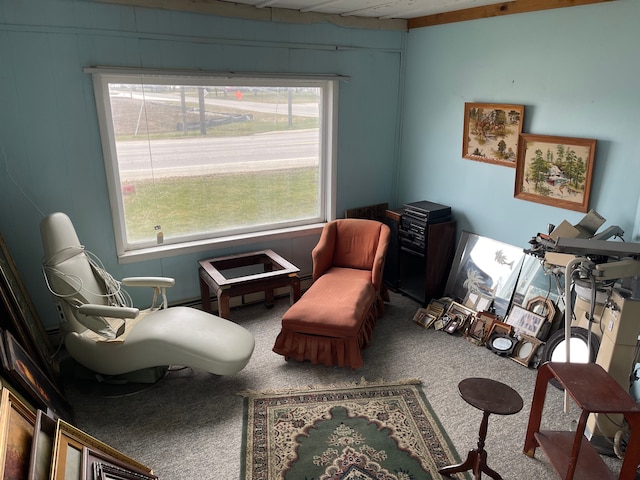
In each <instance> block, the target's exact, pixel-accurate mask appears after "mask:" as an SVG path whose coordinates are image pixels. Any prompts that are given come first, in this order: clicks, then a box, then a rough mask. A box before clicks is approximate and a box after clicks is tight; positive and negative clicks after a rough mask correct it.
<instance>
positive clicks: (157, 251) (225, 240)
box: [118, 223, 324, 264]
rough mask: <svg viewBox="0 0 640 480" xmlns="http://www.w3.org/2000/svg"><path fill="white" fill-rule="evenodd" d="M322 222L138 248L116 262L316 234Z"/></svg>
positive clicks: (137, 260)
mask: <svg viewBox="0 0 640 480" xmlns="http://www.w3.org/2000/svg"><path fill="white" fill-rule="evenodd" d="M323 226H324V223H315V224H312V225H304V226H300V227H291V228H283V229H279V230H268V231H265V232H258V233H247V234H244V235H234V236H229V237H222V238H211V239H208V240H202V241H198V242H188V243H176V244H167V245H159V246H157V247H149V248H144V249H140V250H131V251H129V252H124V253H123V254H120V255H118V263H120V264H126V263H135V262H143V261H146V260H155V259H159V258H166V257H173V256H177V255H186V254H189V253H197V252H205V251H211V250H215V249H219V248H228V247H234V246H240V245H248V244H252V243H259V242H267V241H272V240H281V239H287V238H295V237H304V236H309V235H316V234H320V233H321V232H322V227H323Z"/></svg>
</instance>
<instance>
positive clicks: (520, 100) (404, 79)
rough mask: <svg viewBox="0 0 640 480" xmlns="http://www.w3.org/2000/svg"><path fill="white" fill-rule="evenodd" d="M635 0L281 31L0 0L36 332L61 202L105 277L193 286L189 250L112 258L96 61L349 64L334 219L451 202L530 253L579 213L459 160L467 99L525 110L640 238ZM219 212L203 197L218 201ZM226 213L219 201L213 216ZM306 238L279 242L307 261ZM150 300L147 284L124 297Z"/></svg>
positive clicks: (21, 262) (1, 186)
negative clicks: (565, 140)
mask: <svg viewBox="0 0 640 480" xmlns="http://www.w3.org/2000/svg"><path fill="white" fill-rule="evenodd" d="M639 20H640V2H637V0H617V1H615V2H610V3H603V4H599V5H589V6H583V7H572V8H564V9H557V10H550V11H545V12H537V13H528V14H521V15H512V16H504V17H499V18H492V19H485V20H476V21H469V22H462V23H456V24H449V25H442V26H437V27H429V28H422V29H415V30H411V31H410V32H408V33H406V32H397V31H377V30H363V29H349V28H343V27H336V26H333V25H329V24H316V25H289V24H279V23H266V22H255V21H249V20H239V19H229V18H219V17H212V16H205V15H196V14H186V13H177V12H169V11H162V10H150V9H141V8H132V7H122V6H113V5H103V4H99V3H94V2H91V1H85V0H75V1H74V0H21V1H10V2H1V3H0V172H2V173H1V174H0V231H1V232H2V234H3V236H4V237H5V240H6V242H7V244H8V246H9V248H10V249H11V252H12V254H13V256H14V258H15V260H16V263H17V264H18V268H19V269H20V273H21V275H22V276H23V279H24V280H25V283H26V285H27V287H28V289H29V291H30V293H31V295H32V297H33V299H34V302H35V303H36V307H37V308H38V311H39V313H40V315H41V317H42V319H43V322H44V323H45V325H46V326H47V327H54V326H55V325H56V322H57V320H56V317H55V313H54V310H53V308H52V306H51V305H52V304H51V301H50V298H49V295H48V293H47V291H46V289H45V287H44V282H43V281H42V276H41V272H40V262H41V257H42V248H41V245H40V238H39V232H38V224H39V221H40V219H41V217H42V213H45V214H46V213H49V212H52V211H64V212H66V213H68V214H69V215H70V216H71V218H72V219H73V221H74V222H75V223H76V227H77V230H78V232H79V235H80V238H81V240H82V241H83V243H84V244H85V245H87V247H88V248H89V249H90V250H92V251H93V252H95V253H96V254H98V255H99V256H100V257H101V258H102V259H103V261H104V263H105V265H106V266H107V268H108V270H110V271H111V272H112V273H113V274H114V276H115V277H117V278H121V277H124V276H131V275H166V276H173V277H175V278H176V280H177V286H176V287H175V288H174V289H173V291H172V292H171V300H173V301H180V300H188V299H193V298H197V297H198V295H199V292H198V283H197V273H196V271H197V268H196V264H197V260H198V259H200V258H204V257H206V256H210V254H211V255H217V254H227V253H232V250H230V249H227V250H224V251H216V252H214V251H212V252H204V253H201V254H197V255H196V254H193V255H183V256H177V257H169V258H166V259H163V260H154V261H147V262H140V263H133V264H127V265H119V264H118V263H117V260H116V257H115V246H114V240H113V230H112V227H111V214H110V211H109V202H108V197H107V186H106V181H105V174H104V166H103V161H102V150H101V146H100V138H99V131H98V123H97V118H96V112H95V104H94V98H93V89H92V84H91V78H90V76H89V75H88V74H85V73H83V72H82V69H83V68H84V67H86V66H91V65H110V66H132V67H153V68H160V67H165V68H186V69H198V68H200V69H206V70H236V71H263V72H284V73H286V72H292V73H305V72H308V73H336V74H341V75H346V76H350V77H351V80H350V81H349V82H341V84H340V93H339V95H340V96H339V102H340V104H339V108H340V114H339V139H338V141H339V143H338V192H337V207H338V208H337V214H338V215H339V216H341V215H342V212H343V211H344V209H346V208H351V207H358V206H362V205H368V204H373V203H378V202H389V203H390V204H391V206H392V207H397V206H401V205H402V204H403V203H404V202H410V201H416V200H423V199H427V200H432V201H436V202H440V203H445V204H448V205H451V206H452V207H453V209H454V213H455V216H456V218H457V219H458V220H459V223H460V229H466V230H470V231H473V232H475V233H479V234H481V235H486V236H489V237H492V238H495V239H497V240H501V241H504V242H508V243H511V244H514V245H521V246H523V247H526V245H527V242H528V240H529V238H530V237H531V236H532V235H534V234H535V233H537V232H538V231H543V230H544V229H545V228H546V225H547V223H555V224H557V223H559V222H560V221H562V220H563V219H566V220H568V221H570V222H572V223H575V222H577V221H578V220H579V219H580V218H582V214H581V213H578V212H573V211H570V210H563V209H558V208H554V207H549V206H544V205H541V204H537V203H531V202H526V201H522V200H517V199H514V198H513V186H514V178H515V170H514V169H512V168H508V167H502V166H496V165H490V164H485V163H480V162H474V161H470V160H465V159H462V158H461V150H462V128H463V112H464V103H465V102H487V103H515V104H523V105H525V121H524V131H525V132H527V133H536V134H546V135H560V136H571V137H585V138H595V139H597V141H598V146H597V151H596V163H595V171H594V182H593V187H592V196H591V200H592V201H591V206H592V207H593V208H595V209H596V210H597V211H598V212H600V213H601V214H602V215H603V216H604V217H605V218H607V225H612V224H616V225H620V226H621V227H622V228H623V229H624V230H625V232H626V236H625V238H626V239H627V240H633V241H639V240H640V209H639V208H638V207H639V203H640V202H639V200H640V182H639V181H638V170H639V168H638V167H639V165H640V161H639V159H638V151H637V148H634V147H635V146H636V144H637V138H638V137H639V128H638V126H639V125H640V122H639V121H638V112H640V89H639V88H638V80H637V79H638V78H640V55H639V52H638V45H640V30H638V29H637V24H638V21H639ZM212 208H215V206H212ZM221 214H223V212H221ZM316 240H317V237H314V236H309V237H295V238H292V239H290V240H280V241H277V242H274V243H272V244H256V245H244V246H242V247H238V248H237V250H238V251H246V250H248V249H254V248H256V249H257V248H273V249H274V250H276V251H277V252H278V253H281V254H283V255H285V256H286V257H287V258H289V259H290V260H291V261H293V262H294V263H296V264H299V266H301V268H302V270H303V271H309V269H310V264H309V254H310V250H311V248H312V247H313V245H315V242H316ZM135 296H136V298H137V299H140V300H143V301H148V294H147V292H144V294H142V293H136V294H135Z"/></svg>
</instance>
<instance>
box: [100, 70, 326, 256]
mask: <svg viewBox="0 0 640 480" xmlns="http://www.w3.org/2000/svg"><path fill="white" fill-rule="evenodd" d="M88 71H90V72H92V73H93V75H94V87H95V94H96V104H97V107H98V114H99V117H100V128H101V135H102V144H103V151H104V157H105V164H106V171H107V179H108V182H109V194H110V201H111V209H112V212H113V219H114V230H115V233H116V244H117V248H118V255H119V257H120V258H121V260H122V259H125V258H132V257H135V258H138V257H140V256H141V255H142V256H144V255H146V256H149V255H151V256H158V255H161V254H166V250H171V251H174V252H182V251H186V250H188V249H196V248H200V249H202V248H203V247H207V248H209V247H210V246H211V244H212V243H215V242H219V243H221V242H227V241H233V240H236V241H238V240H239V239H243V238H245V239H246V237H247V236H252V237H259V236H261V235H265V236H266V235H273V234H274V232H276V233H277V232H280V233H282V232H292V231H296V230H300V229H304V228H305V227H308V226H310V225H317V224H318V223H321V222H324V221H326V220H327V219H330V218H331V217H332V215H333V209H334V206H333V203H334V196H335V195H334V192H333V186H334V183H335V182H334V181H333V180H332V177H333V176H334V167H333V161H334V160H333V159H334V154H335V141H334V140H335V132H334V130H335V127H336V125H335V118H334V115H335V113H336V112H335V110H336V109H335V104H336V97H337V91H336V88H337V87H336V81H335V80H333V79H324V78H288V77H282V76H277V77H276V76H274V77H267V78H264V77H248V76H242V77H238V76H233V75H230V76H224V77H222V76H214V75H203V74H185V75H182V74H181V75H177V74H173V73H171V74H169V73H167V74H162V73H161V72H144V71H143V72H140V71H136V72H132V73H129V72H127V71H124V70H123V71H111V70H106V71H105V70H104V69H88Z"/></svg>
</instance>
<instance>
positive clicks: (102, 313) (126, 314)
mask: <svg viewBox="0 0 640 480" xmlns="http://www.w3.org/2000/svg"><path fill="white" fill-rule="evenodd" d="M78 312H79V313H81V314H82V315H87V316H98V317H113V318H136V317H137V316H138V314H139V313H140V310H138V309H137V308H131V307H113V306H110V305H97V304H93V303H85V304H84V305H80V306H79V307H78Z"/></svg>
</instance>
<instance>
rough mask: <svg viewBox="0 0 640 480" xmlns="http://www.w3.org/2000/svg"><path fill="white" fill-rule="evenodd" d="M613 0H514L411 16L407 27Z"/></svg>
mask: <svg viewBox="0 0 640 480" xmlns="http://www.w3.org/2000/svg"><path fill="white" fill-rule="evenodd" d="M613 1H616V0H515V1H512V2H506V3H498V4H494V5H486V6H483V7H474V8H467V9H465V10H457V11H453V12H445V13H436V14H434V15H426V16H424V17H416V18H411V19H409V21H408V26H409V29H412V28H421V27H433V26H435V25H443V24H446V23H455V22H466V21H467V20H478V19H481V18H490V17H498V16H501V15H513V14H515V13H526V12H536V11H539V10H550V9H552V8H564V7H577V6H580V5H589V4H591V3H602V2H613Z"/></svg>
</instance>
